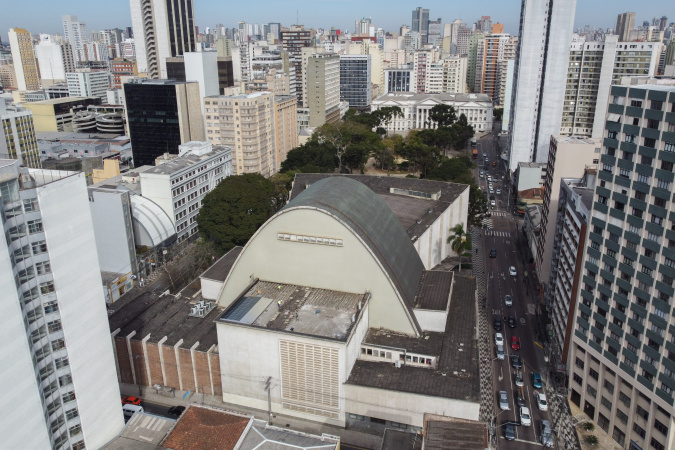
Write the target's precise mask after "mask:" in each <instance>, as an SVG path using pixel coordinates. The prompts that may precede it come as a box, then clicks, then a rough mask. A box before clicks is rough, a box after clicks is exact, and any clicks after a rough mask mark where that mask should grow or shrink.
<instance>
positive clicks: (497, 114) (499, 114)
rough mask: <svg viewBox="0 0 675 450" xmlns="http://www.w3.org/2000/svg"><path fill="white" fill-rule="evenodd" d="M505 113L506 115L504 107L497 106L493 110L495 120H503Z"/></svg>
mask: <svg viewBox="0 0 675 450" xmlns="http://www.w3.org/2000/svg"><path fill="white" fill-rule="evenodd" d="M503 115H504V108H495V109H493V110H492V117H494V118H495V120H502V116H503Z"/></svg>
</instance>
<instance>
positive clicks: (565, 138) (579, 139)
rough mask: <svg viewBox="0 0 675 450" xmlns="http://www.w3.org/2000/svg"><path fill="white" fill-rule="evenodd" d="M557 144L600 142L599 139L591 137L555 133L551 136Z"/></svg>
mask: <svg viewBox="0 0 675 450" xmlns="http://www.w3.org/2000/svg"><path fill="white" fill-rule="evenodd" d="M553 137H554V138H555V140H556V142H557V143H559V144H561V143H562V144H597V145H600V144H601V143H602V140H601V139H593V138H590V137H585V136H569V135H555V136H553Z"/></svg>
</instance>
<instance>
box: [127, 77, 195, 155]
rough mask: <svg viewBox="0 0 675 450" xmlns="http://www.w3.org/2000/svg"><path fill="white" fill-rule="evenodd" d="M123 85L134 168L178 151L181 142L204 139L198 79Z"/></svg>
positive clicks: (146, 80) (132, 82)
mask: <svg viewBox="0 0 675 450" xmlns="http://www.w3.org/2000/svg"><path fill="white" fill-rule="evenodd" d="M122 87H123V89H124V98H125V106H126V116H127V117H126V118H127V126H128V128H129V137H130V138H131V147H132V152H133V157H134V166H135V167H140V166H142V165H146V164H150V165H152V164H154V163H155V158H157V157H158V156H160V155H162V154H164V153H170V154H174V155H176V154H178V146H179V145H180V144H185V143H186V142H189V141H204V140H205V139H204V121H203V118H202V117H203V116H202V110H201V101H200V100H201V99H200V98H199V85H198V84H197V82H194V81H189V82H180V81H173V80H149V79H134V80H130V81H129V82H127V83H125V84H123V85H122Z"/></svg>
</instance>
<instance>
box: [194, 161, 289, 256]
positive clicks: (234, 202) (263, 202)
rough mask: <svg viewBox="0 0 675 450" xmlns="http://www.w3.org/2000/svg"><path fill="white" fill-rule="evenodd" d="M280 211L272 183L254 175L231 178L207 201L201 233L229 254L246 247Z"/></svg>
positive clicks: (200, 217)
mask: <svg viewBox="0 0 675 450" xmlns="http://www.w3.org/2000/svg"><path fill="white" fill-rule="evenodd" d="M277 209H280V206H279V204H278V203H277V202H276V198H275V186H274V183H273V182H272V181H270V180H268V179H266V178H265V177H263V176H262V175H259V174H252V173H247V174H243V175H235V176H230V177H227V178H225V179H224V180H223V181H221V182H220V183H219V184H218V186H216V188H215V189H214V190H213V191H211V192H209V193H208V194H207V195H206V196H205V197H204V201H203V204H202V207H201V209H200V210H199V215H197V225H198V227H199V233H200V234H201V235H202V237H203V238H204V239H205V240H207V241H209V242H212V243H213V245H214V246H215V248H216V250H217V251H218V252H221V253H225V252H227V251H229V250H230V249H232V247H234V246H237V245H245V244H246V242H248V240H249V239H250V237H251V236H253V233H255V232H256V230H257V229H258V228H259V227H260V226H261V225H262V224H263V223H265V221H266V220H267V219H268V218H269V217H270V216H271V215H272V214H274V213H275V212H276V210H277Z"/></svg>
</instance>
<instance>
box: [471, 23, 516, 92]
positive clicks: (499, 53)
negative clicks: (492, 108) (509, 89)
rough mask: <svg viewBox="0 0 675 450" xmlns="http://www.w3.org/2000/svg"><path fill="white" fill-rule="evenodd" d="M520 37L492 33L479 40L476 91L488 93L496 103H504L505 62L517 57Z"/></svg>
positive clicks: (475, 80)
mask: <svg viewBox="0 0 675 450" xmlns="http://www.w3.org/2000/svg"><path fill="white" fill-rule="evenodd" d="M517 42H518V39H517V38H515V37H513V36H511V35H509V34H504V33H491V34H488V35H486V36H485V38H483V39H481V40H479V41H478V45H477V46H476V69H475V79H474V88H473V90H474V92H480V93H482V94H487V95H488V96H489V97H490V98H491V99H492V100H493V101H494V102H495V104H499V105H502V104H501V103H500V101H503V99H504V93H503V92H501V88H502V81H503V80H502V78H505V77H506V73H505V71H504V69H505V67H506V66H505V64H504V62H505V61H507V60H509V59H515V57H516V44H517Z"/></svg>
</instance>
